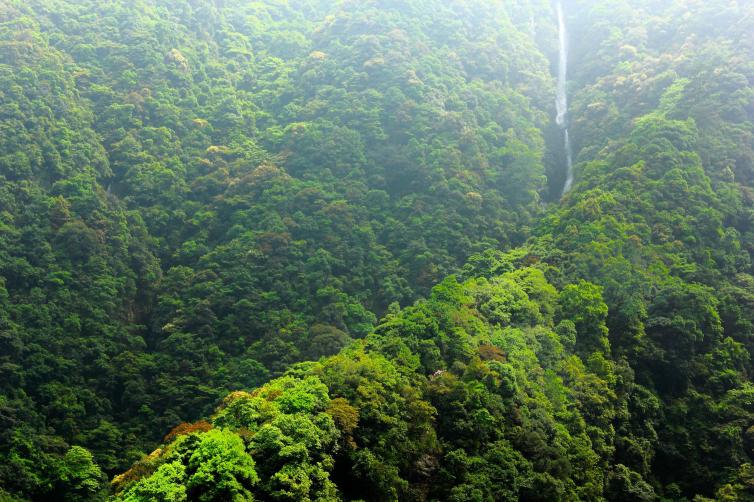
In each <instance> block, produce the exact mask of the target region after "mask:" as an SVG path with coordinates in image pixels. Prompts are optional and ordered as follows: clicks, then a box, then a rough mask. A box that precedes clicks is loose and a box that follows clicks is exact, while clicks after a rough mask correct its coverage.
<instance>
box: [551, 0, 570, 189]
mask: <svg viewBox="0 0 754 502" xmlns="http://www.w3.org/2000/svg"><path fill="white" fill-rule="evenodd" d="M557 11H558V31H559V39H560V55H559V61H558V93H557V99H556V103H555V105H556V109H557V113H558V115H557V117H555V122H556V123H557V124H558V127H560V128H561V129H562V130H563V138H564V146H565V154H566V181H565V185H564V186H563V195H565V194H567V193H568V192H569V191H570V190H571V186H572V185H573V152H572V151H571V139H570V137H569V136H568V93H567V85H566V84H567V82H568V32H567V31H566V24H565V15H564V14H563V4H562V2H560V1H558V4H557Z"/></svg>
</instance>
